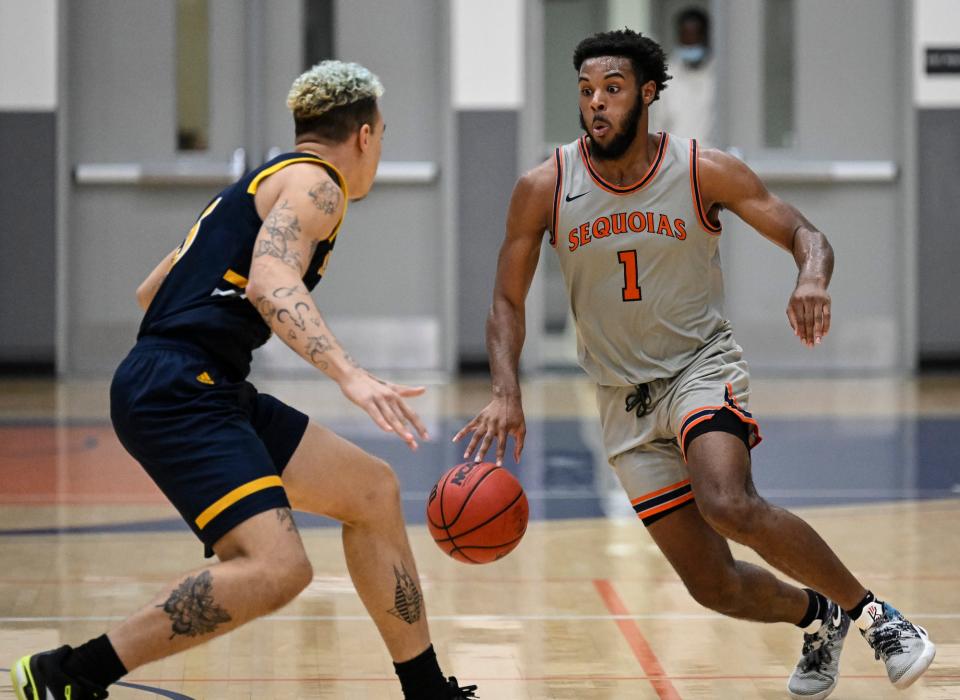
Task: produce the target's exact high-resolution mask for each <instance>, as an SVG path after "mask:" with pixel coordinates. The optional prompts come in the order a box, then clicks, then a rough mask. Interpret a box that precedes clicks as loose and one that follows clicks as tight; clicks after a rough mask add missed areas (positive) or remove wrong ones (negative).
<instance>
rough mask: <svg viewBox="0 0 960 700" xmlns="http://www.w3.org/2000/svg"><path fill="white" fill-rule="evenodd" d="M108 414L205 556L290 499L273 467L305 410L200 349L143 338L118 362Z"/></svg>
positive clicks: (299, 433)
mask: <svg viewBox="0 0 960 700" xmlns="http://www.w3.org/2000/svg"><path fill="white" fill-rule="evenodd" d="M110 416H111V419H112V420H113V427H114V429H115V430H116V432H117V436H118V437H119V438H120V442H121V443H122V444H123V446H124V447H125V448H126V450H127V452H129V453H130V454H131V455H132V456H133V458H134V459H136V460H137V461H138V462H139V463H140V464H141V465H142V466H143V468H144V469H145V470H146V471H147V473H148V474H149V475H150V477H151V478H152V479H153V480H154V482H156V484H157V486H159V487H160V490H161V491H163V493H164V494H165V495H166V497H167V498H168V499H169V500H170V502H171V503H173V505H174V506H175V507H176V509H177V510H178V511H180V514H181V515H182V516H183V519H184V520H186V522H187V524H188V525H189V526H190V528H191V529H192V530H193V531H194V533H196V535H197V537H199V538H200V540H201V541H202V542H203V543H204V545H205V546H206V553H207V556H212V554H213V549H212V547H213V545H214V544H215V543H216V542H217V541H218V540H219V539H220V538H221V537H223V536H224V535H226V534H227V533H228V532H230V530H232V529H233V528H234V527H236V526H237V525H239V524H240V523H242V522H244V521H245V520H248V519H249V518H251V517H253V516H254V515H257V514H259V513H262V512H264V511H267V510H272V509H274V508H289V507H290V502H289V501H288V500H287V495H286V492H285V491H284V489H283V482H282V480H281V474H282V473H283V470H284V468H285V467H286V466H287V462H289V461H290V458H291V457H292V456H293V453H294V451H295V450H296V448H297V446H298V445H299V444H300V440H301V438H302V437H303V434H304V432H305V431H306V429H307V423H308V419H307V416H305V415H304V414H303V413H301V412H300V411H297V410H296V409H294V408H291V407H290V406H287V405H286V404H284V403H283V402H282V401H280V400H278V399H276V398H274V397H273V396H269V395H268V394H261V393H258V392H257V390H256V389H255V388H254V386H253V385H252V384H250V383H249V382H246V381H242V380H240V381H236V380H235V379H234V380H231V379H230V378H228V377H227V376H226V373H225V372H223V371H222V370H221V369H219V367H218V365H217V363H216V362H214V361H212V360H211V359H210V358H209V356H207V355H206V354H205V353H204V352H203V351H202V350H201V349H199V348H196V347H193V346H191V345H188V344H186V343H181V342H179V341H176V340H168V339H163V338H156V337H146V338H143V339H141V340H140V341H139V342H138V343H137V345H136V346H135V347H134V348H133V350H131V351H130V354H129V355H128V356H127V357H126V359H125V360H124V361H123V362H122V363H121V364H120V366H119V367H118V368H117V371H116V373H115V374H114V377H113V383H112V384H111V386H110Z"/></svg>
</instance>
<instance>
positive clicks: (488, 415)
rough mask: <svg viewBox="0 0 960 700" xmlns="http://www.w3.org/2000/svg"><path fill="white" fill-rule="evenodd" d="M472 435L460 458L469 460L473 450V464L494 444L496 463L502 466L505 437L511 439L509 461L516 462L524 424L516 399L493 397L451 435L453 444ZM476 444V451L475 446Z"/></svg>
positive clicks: (521, 445)
mask: <svg viewBox="0 0 960 700" xmlns="http://www.w3.org/2000/svg"><path fill="white" fill-rule="evenodd" d="M471 432H472V433H473V435H472V436H471V438H470V442H469V443H468V444H467V449H466V450H464V453H463V458H464V459H470V455H471V454H473V452H474V450H476V456H475V457H474V461H475V462H480V461H482V460H483V457H484V455H486V454H487V450H489V449H490V445H491V443H492V442H493V441H494V440H496V441H497V452H496V455H497V456H496V463H497V466H498V467H502V466H503V455H504V453H505V452H506V451H507V436H509V435H512V436H513V461H515V462H517V463H519V462H520V453H521V452H523V440H524V438H525V437H526V436H527V425H526V422H525V421H524V419H523V406H522V405H521V403H520V398H519V397H516V398H506V397H497V398H494V399H493V400H492V401H491V402H490V403H489V404H487V406H486V408H484V409H483V410H482V411H480V413H478V414H477V417H476V418H474V419H473V420H472V421H470V422H469V423H467V424H466V425H465V426H463V428H461V430H460V432H459V433H457V434H456V435H454V436H453V442H458V441H459V440H460V439H461V438H463V437H464V436H466V435H467V434H468V433H471ZM478 445H479V448H478V447H477V446H478Z"/></svg>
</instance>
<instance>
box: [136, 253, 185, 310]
mask: <svg viewBox="0 0 960 700" xmlns="http://www.w3.org/2000/svg"><path fill="white" fill-rule="evenodd" d="M176 253H177V249H176V248H174V249H173V250H172V251H170V254H169V255H166V256H164V258H163V260H161V261H160V263H159V264H158V265H157V266H156V267H155V268H153V270H152V271H151V272H150V274H149V275H147V279H145V280H144V281H143V282H141V283H140V286H139V287H137V303H138V304H139V305H140V308H141V309H143V310H144V311H146V310H147V309H149V308H150V303H151V302H152V301H153V298H154V297H155V296H157V290H158V289H160V285H161V284H163V281H164V280H165V279H167V273H168V272H170V266H171V265H172V264H173V256H174V255H176Z"/></svg>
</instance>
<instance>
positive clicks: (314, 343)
mask: <svg viewBox="0 0 960 700" xmlns="http://www.w3.org/2000/svg"><path fill="white" fill-rule="evenodd" d="M332 349H333V343H331V342H330V339H329V338H327V336H325V335H313V336H310V337H308V338H307V354H308V355H309V356H310V361H311V362H312V363H313V364H315V365H316V366H317V367H319V368H320V369H326V368H327V367H328V366H329V365H328V364H327V362H325V361H324V359H323V356H324V355H325V354H326V353H328V352H330V350H332Z"/></svg>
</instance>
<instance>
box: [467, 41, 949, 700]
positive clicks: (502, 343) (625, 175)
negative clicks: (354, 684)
mask: <svg viewBox="0 0 960 700" xmlns="http://www.w3.org/2000/svg"><path fill="white" fill-rule="evenodd" d="M574 66H575V68H576V69H577V71H578V85H579V92H580V119H581V125H582V126H583V129H584V131H585V132H586V133H585V135H584V136H583V137H582V138H580V139H579V140H577V141H575V142H573V143H570V144H567V145H566V146H563V147H561V148H559V149H557V151H556V152H555V154H554V155H553V157H552V158H550V159H548V160H547V161H546V162H545V163H543V164H542V165H540V166H539V167H537V168H534V169H533V170H532V171H530V172H528V173H527V174H525V175H524V176H522V177H521V178H520V180H519V181H518V183H517V185H516V187H515V189H514V192H513V198H512V200H511V202H510V209H509V214H508V218H507V232H506V238H505V240H504V243H503V246H502V248H501V250H500V258H499V264H498V270H497V279H496V289H495V291H494V298H493V307H492V309H491V311H490V316H489V318H488V319H487V348H488V352H489V355H490V366H491V371H492V374H493V399H492V401H491V402H490V403H489V404H488V405H487V407H486V408H484V409H483V411H481V412H480V414H479V415H477V417H476V418H474V419H473V420H472V421H470V423H468V424H467V425H466V426H465V427H464V428H463V429H462V430H461V431H460V432H459V433H458V434H457V435H456V437H455V438H454V440H455V441H456V440H460V439H461V438H463V437H464V436H466V435H471V438H470V440H469V443H468V445H467V448H466V452H465V454H464V457H465V458H469V456H471V455H474V457H475V459H476V460H478V461H479V460H480V459H482V458H483V456H484V455H485V454H486V453H487V451H488V450H489V449H490V447H491V446H492V445H493V443H494V442H496V460H497V463H498V464H500V463H501V462H502V460H503V456H504V453H505V451H506V441H507V437H508V436H509V435H512V436H513V438H514V459H516V460H519V459H520V453H521V451H522V449H523V440H524V434H525V425H524V418H523V408H522V406H521V398H520V386H519V382H518V377H517V369H518V363H519V357H520V350H521V348H522V346H523V340H524V301H525V298H526V294H527V291H528V289H529V287H530V282H531V280H532V279H533V274H534V271H535V270H536V266H537V260H538V257H539V254H540V247H541V240H542V237H543V234H544V232H545V231H549V233H550V243H551V245H552V246H553V248H554V249H555V251H556V254H557V255H558V256H559V259H560V266H561V268H562V270H563V275H564V279H565V282H566V286H567V290H568V292H569V296H570V305H571V309H572V311H573V316H574V319H575V321H576V326H577V337H578V350H579V359H580V363H581V365H582V366H583V368H584V369H585V370H586V371H587V373H588V374H589V375H590V377H591V378H593V379H594V380H595V381H596V383H597V401H598V404H599V408H600V418H601V423H602V426H603V441H604V445H605V448H606V451H607V455H608V458H609V461H610V464H611V466H612V467H613V469H614V471H615V472H616V474H617V477H618V478H619V480H620V482H621V484H622V485H623V488H624V490H625V491H626V492H627V495H628V497H629V498H630V500H631V503H632V504H633V506H634V509H635V510H636V511H637V514H638V515H639V517H640V519H641V520H642V522H643V523H644V525H646V527H647V529H648V531H649V533H650V535H651V536H652V537H653V539H654V541H655V542H656V543H657V545H658V546H659V547H660V549H661V550H662V551H663V553H664V555H665V556H666V557H667V559H668V560H669V561H670V563H671V564H672V565H673V567H674V569H675V570H676V571H677V573H678V574H679V575H680V577H681V579H683V582H684V584H685V585H686V586H687V589H688V590H689V591H690V593H691V595H692V596H693V597H694V598H695V599H696V600H697V601H699V602H700V603H701V604H703V605H705V606H707V607H709V608H712V609H713V610H716V611H717V612H720V613H723V614H726V615H729V616H732V617H739V618H743V619H747V620H754V621H758V622H790V623H793V624H796V625H797V626H799V627H800V628H802V629H803V630H804V632H805V634H804V639H803V649H802V654H801V658H800V661H799V663H797V666H796V668H795V669H794V671H793V674H792V676H791V678H790V680H789V683H788V691H789V694H790V696H791V697H793V698H807V699H809V698H815V699H820V698H825V697H827V696H828V695H829V694H830V693H831V692H832V691H833V689H834V687H835V686H836V684H837V675H838V669H839V655H840V651H841V649H842V646H843V642H844V637H845V636H846V633H847V631H848V629H849V627H850V625H851V622H852V623H853V624H854V625H856V627H857V628H859V629H860V631H861V633H862V634H863V636H864V637H865V639H866V640H867V642H868V643H869V644H870V646H871V647H872V648H873V650H874V651H875V654H876V657H877V658H878V659H882V660H883V661H884V662H885V663H886V668H887V674H888V676H889V677H890V680H891V682H893V684H894V685H895V686H896V687H898V688H905V687H907V686H909V685H910V684H911V683H913V682H914V681H915V680H916V679H917V678H918V677H919V676H920V675H921V674H922V673H923V672H924V671H925V670H926V669H927V667H928V666H929V665H930V663H931V662H932V661H933V657H934V654H935V647H934V645H933V643H932V642H931V641H930V640H929V638H928V636H927V633H926V631H925V630H923V629H922V628H921V627H919V626H917V625H914V624H912V623H911V622H909V621H908V620H906V619H905V618H904V617H903V616H902V615H901V614H900V613H899V612H898V611H897V610H896V609H895V608H894V607H892V606H891V605H889V604H888V603H885V602H883V601H881V600H879V599H877V598H876V597H875V596H874V595H873V593H871V592H870V591H868V590H867V589H866V588H865V587H864V586H863V585H862V584H861V583H860V582H859V581H858V580H857V578H856V577H855V576H854V575H853V574H852V573H851V572H850V571H849V570H848V569H847V568H846V566H844V565H843V563H842V562H841V561H840V560H839V559H838V558H837V556H836V555H835V554H834V553H833V551H832V550H831V549H830V547H829V546H828V545H827V544H826V543H825V542H824V541H823V540H822V539H821V538H820V536H819V535H817V533H816V532H814V531H813V529H812V528H811V527H810V526H809V525H808V524H807V523H805V522H804V521H803V520H801V519H800V518H798V517H797V516H795V515H793V514H791V513H789V512H787V511H785V510H783V509H781V508H777V507H775V506H773V505H771V504H770V503H768V502H767V501H765V500H764V499H763V498H762V497H761V496H759V495H758V494H757V492H756V490H755V488H754V486H753V481H752V479H751V474H750V472H751V464H750V450H751V449H752V448H753V447H754V446H755V445H757V444H758V443H759V442H760V440H761V437H760V430H759V426H758V424H757V421H756V420H755V419H754V418H753V416H752V415H751V414H750V412H749V410H748V399H749V394H750V386H749V382H750V377H749V373H748V369H747V365H746V362H744V360H743V357H742V351H741V348H740V347H739V346H738V345H737V343H736V342H735V340H734V338H733V335H732V331H731V328H730V324H729V323H728V322H727V321H726V320H725V319H724V317H723V311H722V306H723V286H722V278H721V272H720V258H719V254H718V240H719V236H720V233H721V224H720V219H719V214H720V213H721V211H723V210H729V211H731V212H733V213H734V214H736V215H737V216H739V217H740V218H741V219H743V221H745V222H746V223H747V224H749V225H750V226H752V227H753V228H755V229H756V230H757V231H759V232H760V234H761V235H762V236H764V237H765V238H767V239H769V240H770V241H772V242H773V243H775V244H777V245H779V246H780V247H782V248H783V249H785V250H786V251H787V252H789V253H790V254H792V255H793V257H794V260H795V261H796V263H797V267H798V269H799V275H798V277H797V282H796V287H795V289H794V290H793V293H792V294H791V295H790V300H789V302H788V305H787V318H788V319H789V322H790V326H791V328H793V331H794V333H795V334H796V335H797V337H798V338H799V339H800V342H802V343H804V344H805V345H806V346H808V347H810V348H813V347H815V346H816V345H818V344H820V343H821V342H822V341H823V339H824V338H825V337H826V335H827V333H828V332H829V330H830V295H829V294H828V293H827V285H828V284H829V282H830V276H831V273H832V271H833V251H832V250H831V248H830V244H829V243H828V242H827V240H826V238H825V237H824V235H823V234H822V233H820V231H818V230H817V229H816V228H815V227H814V226H813V224H811V223H810V222H809V221H807V219H806V218H804V216H803V215H802V214H801V213H800V212H798V211H797V210H796V209H794V208H793V207H792V206H790V205H789V204H787V203H785V202H783V201H781V200H780V199H778V198H777V197H775V196H774V195H772V194H770V193H769V192H768V191H767V190H766V188H765V187H764V186H763V184H762V183H761V182H760V180H759V179H758V178H757V176H756V175H755V174H754V173H753V172H752V171H751V170H750V169H749V168H748V167H747V166H746V165H744V164H743V163H742V162H740V161H739V160H737V159H736V158H734V157H732V156H730V155H727V154H726V153H723V152H720V151H714V150H702V149H700V148H698V146H697V143H696V141H694V140H688V139H681V138H676V137H674V136H671V135H669V134H666V133H660V134H649V133H648V132H647V127H648V115H649V107H650V105H651V104H652V103H653V102H654V101H656V99H657V97H658V95H659V93H660V91H661V90H663V89H664V86H665V83H666V81H667V80H669V76H668V75H667V70H666V62H665V58H664V54H663V51H662V50H661V49H660V47H659V46H658V45H657V44H656V43H655V42H653V41H651V40H650V39H648V38H646V37H643V36H641V35H639V34H637V33H635V32H632V31H630V30H624V31H616V32H606V33H602V34H596V35H594V36H591V37H589V38H587V39H585V40H583V41H582V42H581V43H580V44H579V45H578V46H577V49H576V51H575V52H574ZM728 540H733V541H735V542H739V543H741V544H743V545H746V546H748V547H750V548H752V549H753V550H755V551H756V552H757V553H758V554H759V555H760V556H761V557H763V558H764V559H765V560H766V561H767V562H768V563H769V564H770V565H772V566H773V567H775V568H777V569H779V570H780V571H782V572H784V573H785V574H787V575H789V576H790V577H792V578H794V579H795V580H797V581H800V582H802V583H803V584H805V585H806V586H809V588H797V587H795V586H793V585H790V584H788V583H785V582H784V581H782V580H780V579H778V578H777V577H776V576H774V574H772V573H771V572H770V571H768V570H766V569H764V568H761V567H759V566H754V565H752V564H748V563H746V562H742V561H737V560H735V559H734V558H733V556H732V554H731V551H730V547H729V545H728Z"/></svg>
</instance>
